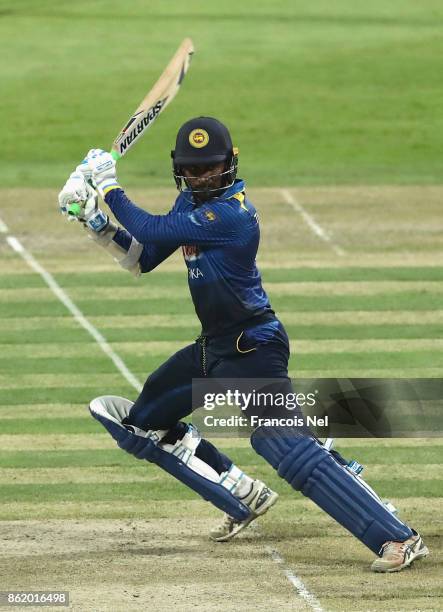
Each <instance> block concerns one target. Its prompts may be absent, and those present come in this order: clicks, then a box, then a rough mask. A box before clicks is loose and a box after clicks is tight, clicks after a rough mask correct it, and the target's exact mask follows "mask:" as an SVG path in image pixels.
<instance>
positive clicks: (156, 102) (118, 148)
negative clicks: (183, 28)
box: [111, 38, 194, 159]
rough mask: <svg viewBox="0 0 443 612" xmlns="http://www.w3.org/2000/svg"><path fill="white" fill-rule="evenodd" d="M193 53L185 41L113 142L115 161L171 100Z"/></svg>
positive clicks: (178, 87) (187, 39) (192, 47)
mask: <svg viewBox="0 0 443 612" xmlns="http://www.w3.org/2000/svg"><path fill="white" fill-rule="evenodd" d="M193 53H194V45H193V44H192V40H191V39H190V38H185V39H184V40H183V42H182V43H181V45H180V47H179V48H178V49H177V51H176V52H175V54H174V56H173V58H172V59H171V61H170V62H169V64H168V65H167V66H166V68H165V70H164V71H163V73H162V74H161V76H160V78H159V79H158V81H157V82H156V83H155V85H154V87H153V88H152V89H151V91H150V92H149V93H148V94H147V95H146V96H145V98H144V99H143V100H142V101H141V103H140V105H139V106H138V107H137V109H136V110H135V112H134V114H133V115H132V117H131V118H130V119H129V121H128V122H127V123H126V125H125V126H124V127H123V128H122V129H121V131H120V132H119V134H118V136H117V138H116V139H115V140H114V142H113V144H112V148H111V154H112V156H113V157H114V159H120V158H121V157H123V155H125V154H126V153H127V152H128V150H129V149H130V148H131V147H132V145H133V144H134V143H135V142H137V140H138V139H139V138H140V137H141V136H142V135H143V134H144V133H145V131H146V130H147V129H148V128H149V127H151V125H152V124H153V123H154V121H155V120H156V119H157V117H158V116H159V115H160V114H161V113H162V112H163V110H164V109H165V108H166V107H167V106H168V104H169V103H170V102H171V100H173V99H174V97H175V96H176V94H177V92H178V90H179V89H180V85H181V84H182V82H183V79H184V78H185V75H186V73H187V71H188V68H189V65H190V62H191V58H192V54H193Z"/></svg>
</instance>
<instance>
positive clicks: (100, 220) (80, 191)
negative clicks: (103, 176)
mask: <svg viewBox="0 0 443 612" xmlns="http://www.w3.org/2000/svg"><path fill="white" fill-rule="evenodd" d="M77 168H78V167H77ZM58 201H59V207H60V212H61V213H62V214H63V215H65V216H67V218H68V220H69V221H75V220H76V221H80V223H82V224H83V225H85V226H86V227H87V228H89V229H90V230H92V231H93V232H97V233H99V232H101V231H103V230H104V229H105V228H106V226H107V225H108V223H109V217H108V215H107V214H106V213H104V212H103V211H102V210H100V208H99V207H98V196H97V192H96V190H95V189H94V188H93V187H92V186H91V185H90V184H89V183H88V182H87V181H86V179H85V176H84V173H83V172H78V171H77V170H76V171H75V172H73V173H72V174H71V175H70V177H69V178H68V180H67V181H66V183H65V186H64V187H63V189H62V190H61V192H60V193H59V195H58ZM72 204H77V205H78V207H77V209H78V211H72V210H71V211H70V207H71V206H72Z"/></svg>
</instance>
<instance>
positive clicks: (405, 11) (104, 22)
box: [0, 0, 443, 186]
mask: <svg viewBox="0 0 443 612" xmlns="http://www.w3.org/2000/svg"><path fill="white" fill-rule="evenodd" d="M1 17H2V18H1V22H0V34H1V36H0V53H1V55H2V56H3V57H6V56H8V57H10V58H14V60H13V61H9V62H7V63H4V64H3V66H2V68H1V73H0V74H1V80H2V84H3V88H4V90H5V91H6V92H8V95H7V96H3V98H2V101H1V114H0V116H1V119H0V127H1V133H2V134H3V140H2V151H1V157H0V162H1V166H2V184H3V185H8V186H15V185H33V186H48V185H50V186H59V185H61V184H62V183H63V181H64V180H65V178H66V176H67V175H68V173H69V171H70V170H71V168H72V167H73V166H74V164H75V163H76V162H79V161H80V160H81V158H82V156H83V154H84V153H86V151H87V150H88V149H89V148H91V147H95V146H101V147H109V146H110V144H111V142H112V140H113V138H114V137H115V135H116V133H117V130H118V129H120V127H121V126H122V125H123V124H124V123H125V122H126V120H127V118H128V116H129V114H130V113H131V112H132V111H133V110H134V109H135V108H136V106H137V105H138V103H139V102H140V100H141V99H142V97H143V96H144V95H145V94H146V92H147V91H148V90H149V89H150V87H151V85H152V84H153V83H154V81H155V80H156V78H157V77H158V75H159V74H160V73H161V72H162V70H163V68H164V67H165V65H166V62H167V61H168V59H169V57H170V56H171V55H172V53H173V51H174V50H175V48H176V46H178V43H179V42H180V40H181V39H182V38H183V37H185V36H189V35H192V37H193V39H194V42H195V46H196V49H197V52H196V55H195V58H194V61H193V66H192V67H191V71H190V73H189V75H188V77H187V79H186V80H185V83H184V86H183V89H182V91H181V92H180V94H179V96H178V98H177V100H175V101H174V103H173V104H172V105H171V106H170V107H169V108H168V109H167V112H166V113H165V114H164V115H163V116H162V117H161V118H160V119H159V120H158V122H157V124H156V125H155V127H154V128H153V129H152V130H151V131H150V133H149V134H148V135H147V136H146V138H145V139H144V142H143V143H140V144H139V145H137V147H136V148H135V150H134V151H131V153H130V159H128V161H127V160H124V161H123V162H122V163H121V166H120V167H121V171H120V174H121V178H122V180H123V182H124V184H142V185H156V184H159V185H167V184H171V176H170V167H169V164H170V162H169V152H170V149H171V148H172V147H173V144H174V138H175V134H176V131H177V128H178V127H179V125H180V124H181V123H182V122H183V121H184V120H186V119H188V118H189V117H190V116H192V115H199V114H209V115H215V116H218V117H220V118H221V119H223V120H224V121H225V122H226V123H227V124H228V125H229V127H230V128H231V131H232V134H233V138H234V140H235V143H236V144H237V145H238V146H239V147H240V156H241V157H240V160H241V174H243V175H245V177H246V178H248V179H249V181H250V183H251V184H255V185H286V184H289V185H292V184H300V183H309V184H313V183H323V184H324V183H342V184H343V183H366V182H370V183H373V184H380V183H381V184H382V183H400V184H402V183H407V184H410V183H435V182H440V180H441V168H440V164H439V158H440V149H441V141H442V137H443V121H442V119H441V116H440V113H439V110H438V109H439V108H440V107H441V103H442V98H443V85H442V83H441V79H440V78H439V74H440V71H441V66H440V57H441V54H442V52H443V41H442V38H441V36H440V32H441V28H442V25H443V7H442V5H441V3H440V2H438V0H428V2H426V3H418V2H414V0H406V1H404V0H403V1H400V0H395V1H392V2H389V3H386V2H384V1H383V0H375V1H374V2H371V3H370V4H364V3H350V2H348V1H347V0H337V1H336V2H333V3H331V2H328V1H327V0H320V1H319V2H316V3H314V4H312V3H309V2H307V1H306V0H303V1H300V2H292V1H291V0H275V1H273V2H264V3H257V2H252V0H245V1H244V2H242V3H241V4H238V3H236V2H234V1H233V0H227V1H226V2H225V3H223V5H220V4H219V3H206V4H205V5H204V6H203V5H202V4H201V3H200V2H199V1H198V0H189V2H187V3H186V9H184V6H183V4H182V3H180V2H178V1H177V0H174V1H173V2H168V3H167V6H166V5H165V3H164V2H161V1H160V0H154V1H152V2H149V3H146V2H144V1H143V0H135V1H133V2H131V5H130V7H129V6H127V5H125V4H121V3H116V2H114V3H105V2H103V0H88V1H86V0H79V1H78V2H76V3H75V5H73V4H72V3H71V2H69V1H68V0H59V1H58V2H57V3H55V4H54V2H50V1H49V0H41V1H40V2H38V3H35V2H33V1H27V0H21V1H20V2H13V1H12V0H3V2H2V7H1ZM17 32H20V36H17ZM128 40H130V41H131V44H130V45H128V42H127V41H128ZM85 41H87V44H86V42H85ZM54 49H57V54H54Z"/></svg>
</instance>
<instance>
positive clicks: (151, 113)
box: [118, 97, 168, 155]
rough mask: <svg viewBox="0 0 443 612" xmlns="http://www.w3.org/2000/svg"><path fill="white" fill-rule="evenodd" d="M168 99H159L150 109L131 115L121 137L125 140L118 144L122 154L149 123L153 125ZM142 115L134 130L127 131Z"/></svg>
mask: <svg viewBox="0 0 443 612" xmlns="http://www.w3.org/2000/svg"><path fill="white" fill-rule="evenodd" d="M167 99H168V98H167V97H166V98H163V100H159V101H158V102H157V104H155V105H154V106H153V107H152V108H150V109H149V110H147V111H144V110H141V111H140V112H138V113H137V114H136V115H134V116H133V117H131V119H130V120H129V121H128V123H127V124H126V125H125V127H124V128H123V130H122V135H121V136H120V138H122V139H123V140H121V141H120V142H118V146H119V150H120V155H123V153H124V152H125V150H126V149H127V148H128V147H129V146H130V145H131V144H132V143H133V142H134V140H135V139H136V138H137V137H138V136H139V135H140V134H141V133H142V132H143V131H144V130H145V129H146V128H147V127H148V126H149V125H151V123H152V122H153V121H154V120H155V119H156V118H157V117H158V115H159V114H160V111H161V110H162V108H163V107H164V105H165V103H166V100H167ZM140 115H143V116H142V118H141V119H140V121H138V122H137V123H136V125H135V126H134V127H133V128H132V130H131V131H130V132H129V133H127V130H128V128H129V127H130V126H131V125H133V124H134V122H135V121H137V118H138V117H139V116H140Z"/></svg>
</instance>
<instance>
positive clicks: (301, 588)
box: [266, 546, 324, 612]
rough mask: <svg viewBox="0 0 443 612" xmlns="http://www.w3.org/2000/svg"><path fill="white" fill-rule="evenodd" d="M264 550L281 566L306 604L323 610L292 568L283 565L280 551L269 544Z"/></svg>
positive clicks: (316, 610)
mask: <svg viewBox="0 0 443 612" xmlns="http://www.w3.org/2000/svg"><path fill="white" fill-rule="evenodd" d="M266 552H267V553H268V554H270V555H271V557H272V559H273V560H274V562H275V563H277V564H278V565H281V566H282V569H283V573H284V575H285V576H286V578H287V579H288V580H289V582H290V583H291V584H292V586H293V587H294V588H295V590H296V591H297V593H298V594H299V595H300V597H301V598H302V599H304V601H305V602H306V603H307V604H308V606H309V607H310V608H312V610H315V612H324V611H323V608H322V607H321V604H320V602H319V601H318V599H317V598H316V597H315V595H313V594H312V593H311V592H310V591H308V589H307V588H306V586H305V584H304V582H303V580H301V579H300V578H299V577H298V576H296V575H295V574H294V572H293V571H292V570H290V569H289V568H287V567H285V566H286V562H285V560H284V559H283V557H282V556H281V555H280V553H279V552H278V551H276V550H275V548H271V547H270V546H266Z"/></svg>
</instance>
